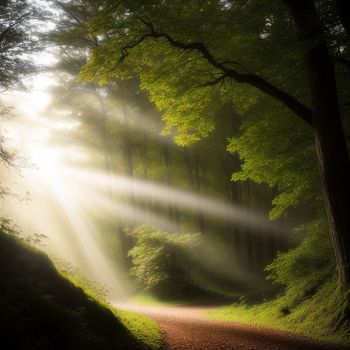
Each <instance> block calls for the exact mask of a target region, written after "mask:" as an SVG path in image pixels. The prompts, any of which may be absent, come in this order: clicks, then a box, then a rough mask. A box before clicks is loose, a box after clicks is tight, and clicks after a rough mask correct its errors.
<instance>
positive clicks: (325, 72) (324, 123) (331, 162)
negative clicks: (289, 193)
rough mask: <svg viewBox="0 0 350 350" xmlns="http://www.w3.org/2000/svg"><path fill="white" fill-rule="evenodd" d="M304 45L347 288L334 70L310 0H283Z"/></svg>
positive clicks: (349, 269)
mask: <svg viewBox="0 0 350 350" xmlns="http://www.w3.org/2000/svg"><path fill="white" fill-rule="evenodd" d="M285 2H286V3H287V4H288V6H289V8H290V10H291V13H292V16H293V18H294V21H295V23H296V26H297V29H298V34H299V37H300V39H301V40H302V41H304V42H305V44H306V45H305V51H304V56H305V57H304V58H305V65H306V68H307V74H308V79H309V86H310V94H311V98H312V104H313V129H314V135H315V141H316V149H317V156H318V161H319V169H320V175H321V182H322V189H323V194H324V201H325V206H326V211H327V216H328V221H329V225H330V230H331V236H332V241H333V246H334V251H335V257H336V262H337V266H338V271H339V278H340V282H341V284H342V286H343V287H345V288H349V287H350V212H349V201H350V160H349V155H348V152H347V147H346V142H345V137H344V132H343V128H342V123H341V118H340V112H339V104H338V97H337V88H336V80H335V74H334V67H333V64H332V61H331V59H330V56H329V53H328V49H327V44H326V38H325V30H324V27H323V25H322V23H321V20H320V18H319V16H318V13H317V11H316V8H315V4H314V2H313V1H312V0H298V1H295V0H289V1H285Z"/></svg>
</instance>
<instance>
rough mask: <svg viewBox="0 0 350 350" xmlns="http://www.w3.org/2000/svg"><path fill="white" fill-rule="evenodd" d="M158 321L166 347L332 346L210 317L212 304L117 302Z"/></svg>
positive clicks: (300, 349) (278, 349)
mask: <svg viewBox="0 0 350 350" xmlns="http://www.w3.org/2000/svg"><path fill="white" fill-rule="evenodd" d="M118 307H121V308H123V309H128V310H132V311H135V312H138V313H142V314H144V315H146V316H148V317H150V318H152V319H153V320H155V321H157V322H158V323H159V325H160V327H161V329H162V332H163V335H164V340H165V350H220V349H221V350H332V349H344V348H339V347H338V348H337V347H332V346H330V345H325V344H321V343H318V342H315V341H312V340H310V339H308V338H307V337H303V336H296V335H293V334H289V333H287V332H279V331H275V330H271V329H265V328H260V327H255V326H249V325H245V324H240V323H231V322H224V321H217V320H211V319H208V318H206V317H204V316H203V315H202V313H203V312H204V311H208V310H210V309H209V308H197V307H160V306H140V305H133V304H123V305H118Z"/></svg>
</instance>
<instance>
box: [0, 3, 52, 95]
mask: <svg viewBox="0 0 350 350" xmlns="http://www.w3.org/2000/svg"><path fill="white" fill-rule="evenodd" d="M44 16H45V13H44V10H43V9H42V8H41V9H40V8H39V6H37V4H36V3H35V2H34V1H28V0H1V1H0V88H1V89H8V88H9V87H11V86H12V85H14V84H18V83H20V80H21V79H22V78H23V77H25V76H27V75H28V74H30V73H33V72H34V71H35V70H36V66H35V63H34V62H33V59H32V58H31V57H30V56H29V55H30V54H32V53H34V52H35V51H36V50H38V49H39V48H40V46H41V45H40V39H39V36H38V34H39V32H40V30H39V24H40V23H41V25H42V20H43V18H44Z"/></svg>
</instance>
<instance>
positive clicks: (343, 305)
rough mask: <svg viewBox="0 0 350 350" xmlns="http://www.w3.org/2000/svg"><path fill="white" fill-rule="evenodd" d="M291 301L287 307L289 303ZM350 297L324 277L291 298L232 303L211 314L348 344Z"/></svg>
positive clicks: (211, 316)
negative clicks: (311, 289)
mask: <svg viewBox="0 0 350 350" xmlns="http://www.w3.org/2000/svg"><path fill="white" fill-rule="evenodd" d="M291 304H292V305H293V307H290V306H289V305H291ZM349 313H350V297H349V293H347V294H344V293H343V292H342V291H341V290H340V289H339V286H338V285H337V281H336V280H334V279H332V280H328V281H326V282H325V283H324V284H323V285H322V286H321V287H320V288H319V289H318V290H317V291H316V293H314V294H312V295H307V296H305V297H304V298H302V299H299V302H298V303H295V300H294V299H292V300H290V295H283V296H281V297H279V298H276V299H274V300H272V301H270V302H265V303H262V304H258V305H254V306H248V305H246V304H234V305H230V306H224V307H221V308H218V309H216V310H213V311H211V312H209V313H208V314H207V316H208V317H210V318H215V319H220V320H225V321H232V322H242V323H248V324H254V325H257V326H261V327H267V328H275V329H280V330H284V331H288V332H293V333H299V334H303V335H308V336H309V337H312V338H315V339H319V340H323V341H329V342H335V343H340V344H344V345H347V346H349V345H350V341H349V339H350V324H349Z"/></svg>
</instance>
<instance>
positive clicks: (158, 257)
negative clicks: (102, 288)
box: [128, 225, 200, 298]
mask: <svg viewBox="0 0 350 350" xmlns="http://www.w3.org/2000/svg"><path fill="white" fill-rule="evenodd" d="M129 234H130V235H132V236H133V238H134V239H135V242H136V243H135V246H134V247H133V248H132V249H131V250H130V251H129V254H128V255H129V256H130V257H131V259H132V263H133V267H132V268H131V274H132V276H134V277H135V278H136V281H137V283H138V284H139V285H140V286H141V287H142V288H143V289H144V290H148V291H150V292H152V293H154V294H156V295H157V296H159V297H171V298H178V297H182V296H183V295H185V293H186V294H187V293H188V292H189V291H190V290H191V289H192V288H194V286H193V284H192V281H191V270H192V265H193V262H192V261H191V254H192V252H191V253H190V251H193V250H195V249H196V248H197V247H198V245H199V244H200V236H199V234H179V233H168V232H164V231H161V230H159V229H157V228H155V227H152V226H148V225H142V226H139V227H137V228H136V229H134V230H133V231H132V232H130V233H129Z"/></svg>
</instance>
